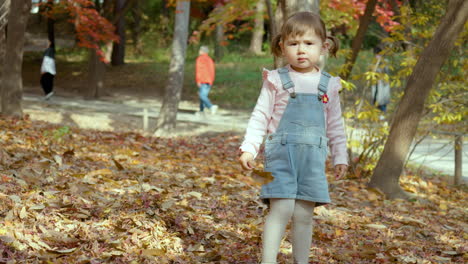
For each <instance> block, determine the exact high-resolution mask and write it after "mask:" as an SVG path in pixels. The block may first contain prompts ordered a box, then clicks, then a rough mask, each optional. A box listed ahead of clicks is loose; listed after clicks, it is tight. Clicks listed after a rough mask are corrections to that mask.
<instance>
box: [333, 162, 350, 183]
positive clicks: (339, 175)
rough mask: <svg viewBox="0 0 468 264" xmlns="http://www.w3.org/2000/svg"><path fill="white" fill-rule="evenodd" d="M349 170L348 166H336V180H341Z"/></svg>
mask: <svg viewBox="0 0 468 264" xmlns="http://www.w3.org/2000/svg"><path fill="white" fill-rule="evenodd" d="M347 170H348V165H345V164H338V165H335V178H336V179H337V180H338V179H341V178H342V177H343V176H344V175H345V174H346V171H347Z"/></svg>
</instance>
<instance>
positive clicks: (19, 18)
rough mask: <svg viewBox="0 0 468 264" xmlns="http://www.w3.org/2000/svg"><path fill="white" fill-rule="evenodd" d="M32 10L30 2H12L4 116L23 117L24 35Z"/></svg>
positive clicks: (3, 98)
mask: <svg viewBox="0 0 468 264" xmlns="http://www.w3.org/2000/svg"><path fill="white" fill-rule="evenodd" d="M30 10H31V1H30V0H15V1H11V8H10V14H9V16H8V21H9V23H8V36H7V41H6V43H7V44H6V50H7V51H8V52H7V53H6V54H5V63H4V64H3V65H8V67H4V70H3V76H4V78H3V80H2V83H3V85H2V91H1V97H2V109H1V112H2V114H4V115H10V116H19V117H22V116H23V109H22V106H21V100H22V97H23V80H22V74H21V67H22V64H23V45H24V34H25V32H26V25H27V22H28V17H29V13H30Z"/></svg>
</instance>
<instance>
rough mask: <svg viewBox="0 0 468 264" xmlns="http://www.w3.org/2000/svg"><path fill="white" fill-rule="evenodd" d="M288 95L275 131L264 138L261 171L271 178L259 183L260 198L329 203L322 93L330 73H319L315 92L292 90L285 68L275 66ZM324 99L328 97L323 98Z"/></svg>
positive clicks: (326, 140)
mask: <svg viewBox="0 0 468 264" xmlns="http://www.w3.org/2000/svg"><path fill="white" fill-rule="evenodd" d="M278 72H279V75H280V78H281V83H282V85H283V89H285V90H287V91H288V92H289V95H290V98H289V101H288V104H287V106H286V109H285V111H284V114H283V116H282V118H281V120H280V123H279V125H278V128H277V130H276V132H275V133H272V134H269V135H267V138H266V141H265V171H267V172H271V174H272V176H273V177H274V180H273V181H271V182H270V183H268V184H265V185H263V186H262V190H261V194H260V198H261V199H262V200H263V201H264V202H267V203H268V201H267V200H268V199H269V198H289V199H299V200H306V201H311V202H315V203H316V205H323V204H326V203H330V195H329V193H328V182H327V178H326V176H325V160H326V158H327V152H328V138H327V137H326V131H325V130H326V127H325V115H324V103H323V102H322V100H323V97H324V96H325V97H326V93H327V87H328V82H329V80H330V75H329V74H328V73H326V72H323V71H322V73H321V76H320V81H319V87H318V93H317V94H311V93H295V92H294V83H293V82H292V80H291V78H290V76H289V71H288V69H287V68H280V69H278ZM326 99H328V98H326Z"/></svg>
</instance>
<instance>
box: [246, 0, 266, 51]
mask: <svg viewBox="0 0 468 264" xmlns="http://www.w3.org/2000/svg"><path fill="white" fill-rule="evenodd" d="M263 13H265V0H258V2H257V8H256V14H255V26H254V30H253V33H252V38H251V40H250V47H249V51H250V52H251V53H253V54H256V55H260V54H262V44H263V33H264V32H263V23H264V19H263Z"/></svg>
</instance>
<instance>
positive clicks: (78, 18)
mask: <svg viewBox="0 0 468 264" xmlns="http://www.w3.org/2000/svg"><path fill="white" fill-rule="evenodd" d="M43 5H44V6H50V3H47V2H45V3H43ZM45 15H46V16H48V17H52V18H54V17H58V16H61V15H65V16H67V17H68V21H69V22H70V23H71V24H73V25H74V27H75V32H76V39H77V40H78V42H77V45H78V46H80V47H84V48H89V49H95V50H96V53H97V55H98V56H99V57H100V58H101V59H102V60H104V52H103V50H102V48H101V46H102V45H104V44H106V43H108V42H118V41H119V37H118V36H117V35H116V34H115V27H114V25H112V23H111V22H109V21H108V20H107V19H106V18H104V17H103V16H101V14H100V13H99V12H98V10H96V6H95V4H94V2H93V1H90V0H66V1H60V2H59V3H57V4H54V5H53V8H47V12H45Z"/></svg>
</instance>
